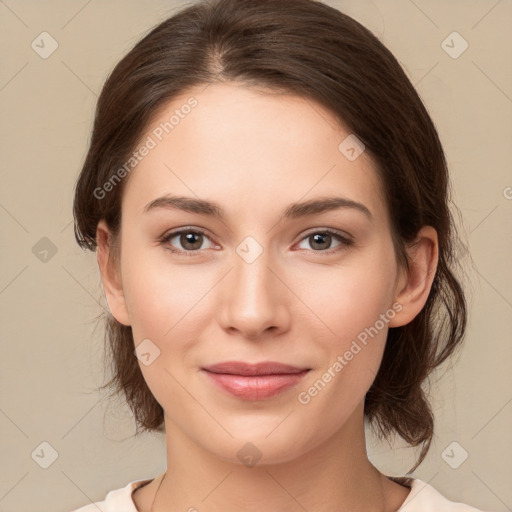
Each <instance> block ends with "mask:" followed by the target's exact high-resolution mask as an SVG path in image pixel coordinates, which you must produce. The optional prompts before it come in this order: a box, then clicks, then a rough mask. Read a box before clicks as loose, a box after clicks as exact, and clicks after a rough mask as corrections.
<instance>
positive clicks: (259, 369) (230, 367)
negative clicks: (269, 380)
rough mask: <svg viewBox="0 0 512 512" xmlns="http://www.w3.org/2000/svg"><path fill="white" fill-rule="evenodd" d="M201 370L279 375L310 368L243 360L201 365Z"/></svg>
mask: <svg viewBox="0 0 512 512" xmlns="http://www.w3.org/2000/svg"><path fill="white" fill-rule="evenodd" d="M203 370H206V371H208V372H212V373H227V374H231V375H279V374H290V373H300V372H303V371H305V370H310V368H299V367H297V366H291V365H289V364H283V363H277V362H275V361H263V362H261V363H252V364H251V363H244V362H243V361H225V362H223V363H217V364H213V365H211V366H205V367H203Z"/></svg>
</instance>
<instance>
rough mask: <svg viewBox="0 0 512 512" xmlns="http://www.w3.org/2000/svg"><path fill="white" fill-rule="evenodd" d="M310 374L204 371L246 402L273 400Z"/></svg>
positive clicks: (222, 386)
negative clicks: (233, 373) (245, 373)
mask: <svg viewBox="0 0 512 512" xmlns="http://www.w3.org/2000/svg"><path fill="white" fill-rule="evenodd" d="M308 372H309V370H304V371H302V372H300V373H283V374H275V375H253V376H246V375H231V374H228V373H212V372H209V371H206V370H204V373H206V375H208V378H210V379H211V380H212V381H213V382H214V383H215V384H216V385H217V386H219V387H220V388H221V389H223V390H225V391H227V392H228V393H229V394H231V395H234V396H236V397H238V398H242V399H244V400H264V399H266V398H272V397H273V396H276V395H278V394H279V393H282V392H283V391H285V390H287V389H289V388H291V387H293V386H295V385H296V384H298V383H299V382H300V381H301V380H302V378H303V377H304V376H305V375H306V373H308Z"/></svg>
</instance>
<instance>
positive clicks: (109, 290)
mask: <svg viewBox="0 0 512 512" xmlns="http://www.w3.org/2000/svg"><path fill="white" fill-rule="evenodd" d="M96 244H97V247H96V250H97V257H98V266H99V268H100V274H101V282H102V285H103V290H104V292H105V298H106V299H107V304H108V307H109V309H110V312H111V313H112V315H113V316H114V318H115V319H116V320H117V321H118V322H119V323H121V324H123V325H130V318H129V314H128V309H127V307H126V302H125V298H124V293H123V287H122V281H121V272H120V269H119V262H118V261H116V260H115V258H114V254H113V248H112V234H111V233H110V230H109V228H108V226H107V223H106V222H105V221H104V220H103V219H102V220H100V221H99V222H98V226H97V227H96Z"/></svg>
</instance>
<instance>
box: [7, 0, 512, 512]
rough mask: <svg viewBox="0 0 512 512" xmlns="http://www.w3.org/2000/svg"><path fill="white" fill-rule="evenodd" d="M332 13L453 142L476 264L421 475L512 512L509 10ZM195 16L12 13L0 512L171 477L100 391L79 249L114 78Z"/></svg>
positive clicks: (154, 443)
mask: <svg viewBox="0 0 512 512" xmlns="http://www.w3.org/2000/svg"><path fill="white" fill-rule="evenodd" d="M328 3H329V4H330V5H333V6H335V7H338V8H340V10H343V11H344V12H346V13H347V14H349V15H352V16H353V17H355V18H356V19H357V20H359V21H361V22H362V23H363V24H364V25H366V26H367V27H368V28H370V29H371V30H372V31H374V32H375V33H376V34H377V35H378V36H379V37H380V38H381V39H382V40H383V42H384V43H385V44H386V45H387V46H388V47H389V48H390V49H391V50H392V51H393V52H394V54H395V55H396V56H397V58H398V59H399V61H400V62H401V63H402V64H403V65H404V67H405V69H406V71H407V73H408V75H409V77H410V78H411V80H412V82H413V83H414V84H415V85H416V86H417V88H418V91H419V93H420V95H421V96H422V98H423V99H424V101H425V103H426V105H427V108H428V109H429V111H430V112H431V114H432V116H433V118H434V120H435V123H436V126H437V127H438V129H439V132H440V136H441V139H442V141H443V142H444V147H445V150H446V154H447V157H448V161H449V166H450V168H451V172H452V181H453V186H454V192H455V200H456V202H457V203H458V205H459V207H460V210H461V213H462V217H463V228H464V230H465V232H466V235H467V243H468V244H469V248H470V251H471V254H472V257H473V260H474V268H471V267H468V272H469V280H470V283H471V288H472V289H473V294H472V302H471V312H470V325H469V330H468V336H467V340H466V345H465V348H464V350H463V352H462V355H461V357H460V358H459V360H458V361H456V363H455V364H453V365H449V364H447V365H445V366H444V367H443V369H442V372H440V373H439V375H441V374H442V377H443V378H442V380H441V381H440V382H439V383H434V385H433V387H432V403H433V407H434V410H435V412H436V415H437V430H436V436H435V440H434V443H433V446H432V448H431V451H430V453H429V455H428V458H427V460H426V462H424V463H423V464H422V466H420V468H419V469H418V470H417V471H416V472H415V474H414V475H415V476H416V477H419V478H421V479H423V480H425V481H428V482H430V483H431V484H432V485H433V486H434V487H436V488H437V489H438V490H439V491H440V492H442V493H443V494H445V495H446V496H447V497H448V498H450V499H453V500H459V501H463V502H466V503H469V504H472V505H474V506H477V507H479V508H482V509H485V510H492V511H505V510H512V485H511V484H512V482H511V480H512V477H511V475H512V471H511V469H512V468H511V466H512V464H511V462H510V461H511V460H512V441H511V436H510V432H511V426H512V386H511V381H512V377H511V371H510V370H511V360H512V343H510V341H511V336H510V326H511V318H512V315H511V313H512V291H511V290H512V286H511V285H512V265H511V264H510V263H511V255H512V236H511V235H512V229H511V212H512V188H511V187H512V173H511V168H512V167H511V164H512V144H511V140H512V128H511V119H512V115H511V113H512V69H511V62H512V59H511V53H512V52H511V48H512V31H510V26H512V2H511V1H510V0H500V1H496V0H492V1H486V0H457V1H455V0H452V1H441V0H435V1H434V0H429V1H427V0H414V1H412V0H411V1H409V0H400V1H395V0H394V1H392V0H379V1H374V2H372V1H369V0H363V1H361V0H359V1H356V0H352V1H343V0H337V1H335V0H330V1H329V2H328ZM184 4H185V3H184V2H178V1H172V2H171V1H167V2H164V1H162V0H151V1H145V2H142V1H134V0H122V1H121V0H116V1H112V0H111V1H99V0H92V1H91V0H89V1H84V0H81V1H74V0H67V1H57V0H52V1H44V2H43V1H35V0H32V1H29V0H27V1H21V0H20V1H16V0H0V20H1V22H0V23H1V30H0V44H1V53H2V56H1V59H2V60H1V62H2V66H1V69H0V108H1V112H2V117H1V122H0V130H1V147H0V162H1V171H2V178H1V179H2V187H1V190H0V225H1V234H2V250H1V253H0V257H1V271H0V301H1V326H2V331H1V332H2V353H1V359H0V360H1V363H0V364H1V372H2V373H1V375H2V393H1V400H0V428H1V432H2V439H1V449H2V456H1V461H2V471H1V476H0V511H6V512H7V511H9V512H22V511H23V512H26V511H27V510H38V511H42V512H44V511H53V512H58V511H62V512H66V511H68V512H69V511H70V510H72V509H74V508H76V507H78V506H79V505H84V504H86V503H89V500H92V501H96V500H100V499H103V498H104V496H105V494H106V493H107V491H108V490H111V489H114V488H118V487H121V486H124V485H126V483H128V482H129V481H131V480H135V479H142V478H151V477H153V476H155V475H156V474H157V473H159V472H160V471H162V470H163V469H164V467H165V466H164V465H165V445H164V442H163V439H162V438H161V437H158V436H156V435H148V436H143V437H140V438H138V439H133V438H131V435H132V433H133V422H132V420H131V419H130V415H129V413H128V411H127V409H126V407H125V406H123V405H122V404H116V403H105V402H104V401H103V402H102V401H100V396H99V394H98V393H97V392H96V391H95V387H96V386H97V385H99V384H101V383H102V382H103V380H102V378H103V373H102V367H101V362H102V327H101V325H97V322H96V316H97V315H98V314H99V313H100V311H101V308H100V304H101V305H103V306H105V303H104V301H103V299H102V298H101V288H100V286H99V276H98V272H97V266H96V261H95V255H94V254H91V253H83V252H81V251H80V250H79V248H78V246H77V245H76V244H75V242H74V238H73V230H72V224H71V222H72V216H71V203H72V189H73V185H74V182H75V179H76V177H77V174H78V172H79V169H80V166H81V164H82V162H83V158H84V155H85V151H86V147H87V143H88V140H89V135H90V129H91V126H92V119H93V110H94V107H95V102H96V99H97V95H98V93H99V91H100V88H101V86H102V84H103V82H104V80H105V78H106V76H107V73H108V72H109V71H110V70H111V69H112V67H113V66H114V64H115V63H116V62H117V61H118V60H119V59H120V58H121V57H122V56H123V55H124V54H125V53H126V52H127V51H128V49H129V48H130V47H131V46H132V45H133V44H134V43H135V42H136V41H137V40H138V39H139V38H140V37H141V36H142V35H143V34H145V33H146V32H147V31H148V30H149V29H150V28H151V27H152V26H153V25H154V24H156V23H157V22H159V21H161V20H163V19H164V18H165V17H167V16H168V15H170V14H171V13H172V12H174V11H175V10H176V9H178V8H180V7H181V6H183V5H184ZM43 31H46V32H48V33H50V34H51V36H52V37H53V38H54V39H55V40H56V41H57V43H58V48H57V50H56V51H55V52H54V53H53V54H52V55H50V56H49V57H48V58H46V59H43V58H41V57H40V56H39V55H38V53H36V52H35V51H34V50H33V49H32V48H31V42H32V41H33V40H36V42H37V39H36V38H37V37H38V36H39V34H40V33H41V32H43ZM453 31H457V32H459V33H460V34H461V36H462V37H463V38H464V39H465V40H466V41H467V42H468V44H469V47H468V49H467V50H466V51H465V52H464V53H463V54H462V55H460V56H459V57H458V58H456V59H454V58H452V57H450V56H449V55H448V54H447V53H446V52H445V51H444V49H443V47H442V46H441V43H442V41H443V40H444V39H445V38H446V37H447V36H448V35H449V34H451V33H452V32H453ZM457 44H460V41H459V42H457ZM46 48H48V46H46ZM456 48H457V46H456ZM459 48H460V46H459ZM43 237H47V238H48V239H49V240H51V243H52V244H53V246H54V249H53V250H55V249H56V250H57V252H56V253H55V254H52V247H51V245H50V244H49V242H48V241H47V240H43V241H42V242H41V241H40V240H41V238H43ZM38 243H39V245H36V244H38ZM34 246H36V249H33V247H34ZM41 248H42V249H41ZM45 248H46V249H47V250H49V252H48V253H47V254H46V261H41V259H40V258H44V253H42V252H41V251H42V250H44V249H45ZM34 253H35V254H34ZM464 261H465V262H467V263H469V258H468V255H467V254H466V255H465V256H464ZM42 442H47V443H49V444H50V445H51V447H53V449H54V450H55V451H56V452H57V453H58V457H57V459H56V460H55V461H54V462H53V463H52V464H51V465H50V466H49V467H48V468H47V469H43V468H42V467H40V464H41V463H44V462H45V461H46V462H49V461H50V456H51V453H52V452H51V450H52V448H48V447H45V445H43V447H40V444H41V443H42ZM452 442H457V443H459V445H460V447H459V446H456V447H455V449H454V452H451V451H450V450H449V451H448V453H449V454H450V455H452V457H451V460H460V459H461V457H462V455H463V453H464V452H462V450H465V451H467V452H468V454H469V457H468V459H467V460H466V461H465V462H464V463H463V464H462V465H460V467H458V468H457V469H452V467H450V466H449V465H448V464H447V463H446V462H445V460H444V459H443V456H442V454H443V452H444V450H445V449H446V448H447V447H448V446H449V445H450V444H451V443H452ZM41 449H42V450H43V452H41ZM43 453H44V456H43V455H42V454H43ZM369 453H370V458H371V459H372V460H373V461H374V462H375V464H376V465H377V466H378V467H379V468H380V469H381V470H382V471H384V472H387V474H395V475H399V474H404V473H405V472H406V471H407V470H408V469H409V468H410V467H411V466H412V463H413V455H414V451H413V449H410V448H409V449H408V448H405V447H404V444H403V443H397V444H396V445H395V446H394V449H391V448H390V447H389V446H387V445H378V444H377V443H376V442H374V440H372V438H370V446H369ZM38 454H39V455H38ZM445 458H446V456H445Z"/></svg>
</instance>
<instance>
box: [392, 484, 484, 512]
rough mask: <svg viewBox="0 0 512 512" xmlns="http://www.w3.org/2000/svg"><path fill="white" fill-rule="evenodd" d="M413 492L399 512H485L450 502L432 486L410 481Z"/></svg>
mask: <svg viewBox="0 0 512 512" xmlns="http://www.w3.org/2000/svg"><path fill="white" fill-rule="evenodd" d="M409 486H410V488H411V491H410V493H409V495H408V496H407V498H406V500H405V501H404V502H403V503H402V506H401V507H400V508H399V509H398V510H397V512H484V511H483V510H480V509H477V508H474V507H471V506H470V505H466V504H464V503H459V502H454V501H450V500H448V499H447V498H445V497H444V496H443V495H442V494H441V493H440V492H439V491H437V490H436V489H434V487H432V486H431V485H430V484H428V483H426V482H424V481H423V480H420V479H418V478H411V479H410V480H409Z"/></svg>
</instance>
